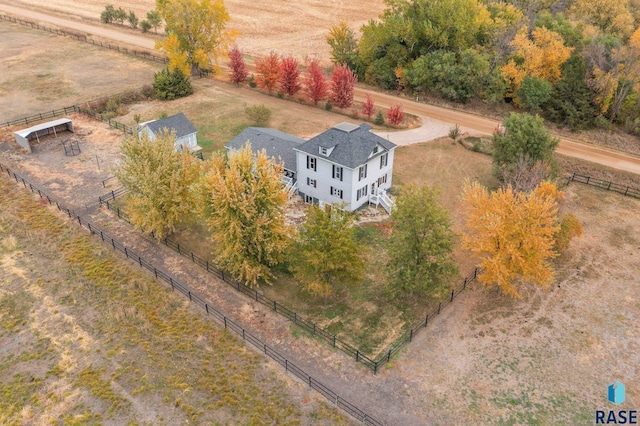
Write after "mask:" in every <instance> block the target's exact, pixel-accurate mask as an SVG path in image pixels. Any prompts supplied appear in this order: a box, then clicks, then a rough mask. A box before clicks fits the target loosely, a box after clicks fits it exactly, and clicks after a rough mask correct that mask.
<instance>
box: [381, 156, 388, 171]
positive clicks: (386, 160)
mask: <svg viewBox="0 0 640 426" xmlns="http://www.w3.org/2000/svg"><path fill="white" fill-rule="evenodd" d="M388 161H389V153H386V154H382V155H381V156H380V168H383V167H384V166H386V165H387V162H388Z"/></svg>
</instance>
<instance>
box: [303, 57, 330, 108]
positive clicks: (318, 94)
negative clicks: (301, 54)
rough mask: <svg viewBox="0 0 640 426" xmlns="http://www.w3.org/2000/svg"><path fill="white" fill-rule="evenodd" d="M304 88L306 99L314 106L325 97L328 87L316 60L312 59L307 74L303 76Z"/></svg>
mask: <svg viewBox="0 0 640 426" xmlns="http://www.w3.org/2000/svg"><path fill="white" fill-rule="evenodd" d="M304 86H305V92H306V93H307V97H308V98H309V100H310V101H312V102H313V104H314V105H318V101H321V100H323V99H325V98H326V97H327V91H328V89H329V87H328V84H327V80H326V79H325V78H324V75H323V74H322V68H320V63H319V62H318V60H317V59H312V60H311V61H310V62H309V65H308V66H307V74H306V75H305V76H304Z"/></svg>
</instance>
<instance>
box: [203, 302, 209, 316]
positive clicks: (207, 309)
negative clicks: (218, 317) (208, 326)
mask: <svg viewBox="0 0 640 426" xmlns="http://www.w3.org/2000/svg"><path fill="white" fill-rule="evenodd" d="M204 310H205V311H207V315H209V305H207V304H206V303H205V304H204Z"/></svg>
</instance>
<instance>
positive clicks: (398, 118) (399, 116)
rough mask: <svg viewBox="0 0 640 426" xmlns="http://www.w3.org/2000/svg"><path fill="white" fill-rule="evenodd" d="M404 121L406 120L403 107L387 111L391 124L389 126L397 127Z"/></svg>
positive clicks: (398, 106) (395, 107)
mask: <svg viewBox="0 0 640 426" xmlns="http://www.w3.org/2000/svg"><path fill="white" fill-rule="evenodd" d="M402 120H404V111H402V105H394V106H392V107H391V108H389V111H387V121H388V122H389V124H391V125H392V126H397V125H398V124H400V123H402Z"/></svg>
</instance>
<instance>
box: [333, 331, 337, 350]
mask: <svg viewBox="0 0 640 426" xmlns="http://www.w3.org/2000/svg"><path fill="white" fill-rule="evenodd" d="M333 347H334V348H335V347H336V335H335V334H334V335H333Z"/></svg>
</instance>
